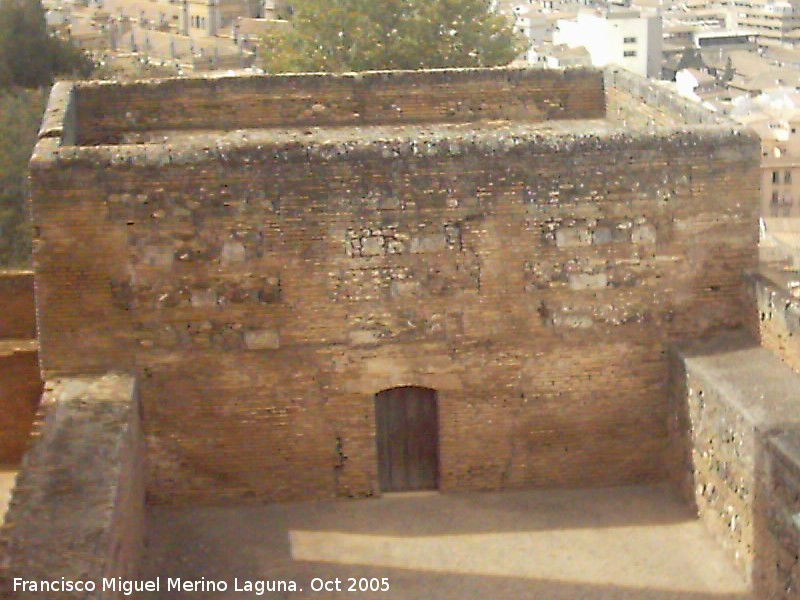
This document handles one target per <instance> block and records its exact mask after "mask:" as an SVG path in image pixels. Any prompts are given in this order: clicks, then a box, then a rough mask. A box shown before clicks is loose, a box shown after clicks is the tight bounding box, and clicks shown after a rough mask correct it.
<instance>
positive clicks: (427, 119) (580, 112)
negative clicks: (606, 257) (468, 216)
mask: <svg viewBox="0 0 800 600" xmlns="http://www.w3.org/2000/svg"><path fill="white" fill-rule="evenodd" d="M77 96H78V99H77V101H76V107H77V109H76V113H77V121H78V123H80V127H79V129H78V142H79V143H80V144H84V145H92V144H98V143H116V142H119V141H122V140H124V139H125V138H126V136H132V135H135V134H137V133H140V134H142V133H143V134H146V133H148V132H153V131H159V130H166V131H170V130H203V129H214V130H220V129H227V130H234V129H254V128H271V127H318V126H332V125H333V126H341V125H350V126H355V125H371V124H377V123H382V124H386V123H393V124H406V123H445V122H449V123H460V122H474V121H476V120H492V119H509V118H514V119H524V120H529V121H541V120H548V119H562V118H568V119H584V118H599V117H602V116H603V114H604V112H605V105H604V102H605V100H604V96H603V86H602V72H599V71H593V70H586V69H573V70H569V71H563V72H562V71H545V70H529V69H458V70H442V71H391V72H378V73H358V74H345V75H338V76H332V75H322V74H317V75H280V76H271V77H263V76H255V77H220V78H213V79H208V78H207V79H193V80H185V79H184V80H177V79H176V80H171V81H165V82H153V83H150V84H142V85H139V86H137V87H136V88H135V89H134V88H131V87H130V86H126V85H124V84H119V83H112V82H97V83H88V84H79V88H78V90H77Z"/></svg>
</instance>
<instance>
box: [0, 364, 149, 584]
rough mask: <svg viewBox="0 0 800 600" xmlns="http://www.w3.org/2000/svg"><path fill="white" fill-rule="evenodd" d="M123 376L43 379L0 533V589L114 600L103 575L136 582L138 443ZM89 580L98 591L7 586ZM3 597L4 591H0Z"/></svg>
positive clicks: (140, 517)
mask: <svg viewBox="0 0 800 600" xmlns="http://www.w3.org/2000/svg"><path fill="white" fill-rule="evenodd" d="M139 410H140V409H139V403H138V398H137V392H136V388H135V384H134V381H133V379H132V378H130V377H127V376H122V375H105V376H102V377H83V378H70V379H63V380H58V381H55V382H50V383H48V385H47V387H46V391H45V394H44V398H43V399H42V405H41V409H40V413H39V416H40V419H41V420H40V422H39V423H38V424H37V430H36V432H35V440H36V441H35V443H34V444H33V446H32V448H31V450H30V451H29V452H28V453H27V454H26V455H25V458H24V460H23V464H22V469H21V471H20V473H19V475H18V478H17V484H16V487H15V489H14V491H13V494H12V498H11V503H10V506H9V511H8V514H7V515H6V521H5V525H4V528H3V530H2V536H0V539H2V542H3V544H2V545H3V548H2V550H3V551H4V553H5V556H4V562H3V564H4V568H3V570H2V571H0V595H2V597H3V598H11V599H17V598H19V599H31V600H32V599H34V598H35V599H36V600H41V599H47V598H53V599H76V600H77V599H88V598H107V599H110V598H121V597H122V595H121V594H113V593H101V590H102V578H103V577H108V578H114V577H124V578H127V579H132V578H135V576H136V575H137V573H138V564H139V558H140V555H141V552H142V547H143V539H144V500H145V498H144V489H145V486H144V472H145V465H144V460H145V459H144V448H143V443H142V436H141V432H140V424H139ZM62 577H63V578H65V580H67V581H71V582H75V581H92V582H95V584H96V586H97V592H96V593H92V592H83V591H66V592H64V591H60V592H52V593H42V592H41V591H30V588H28V589H27V590H26V591H22V590H21V588H20V586H17V588H16V590H15V586H14V579H15V578H19V579H21V580H25V581H28V582H39V581H59V580H60V579H61V578H62ZM3 593H4V594H6V595H3Z"/></svg>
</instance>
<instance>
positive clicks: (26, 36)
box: [0, 0, 92, 90]
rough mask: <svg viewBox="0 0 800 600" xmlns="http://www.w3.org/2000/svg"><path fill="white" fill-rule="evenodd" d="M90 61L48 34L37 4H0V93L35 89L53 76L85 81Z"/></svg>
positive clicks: (10, 0)
mask: <svg viewBox="0 0 800 600" xmlns="http://www.w3.org/2000/svg"><path fill="white" fill-rule="evenodd" d="M91 70H92V62H91V60H90V59H89V58H88V57H87V56H86V55H85V54H84V53H83V52H81V51H80V50H79V49H78V48H76V47H75V46H73V45H72V44H70V43H69V42H65V41H63V40H60V39H58V38H56V37H52V36H50V35H49V34H48V32H47V26H46V24H45V17H44V9H43V8H42V4H41V2H40V0H0V90H2V89H6V88H9V87H24V88H36V87H41V86H45V85H50V84H51V83H53V78H54V76H55V75H59V74H67V75H70V76H75V77H86V76H87V75H89V73H90V72H91Z"/></svg>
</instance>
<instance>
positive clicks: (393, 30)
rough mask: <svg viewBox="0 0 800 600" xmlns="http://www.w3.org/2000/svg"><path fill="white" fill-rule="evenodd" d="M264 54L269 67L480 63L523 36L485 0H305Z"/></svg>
mask: <svg viewBox="0 0 800 600" xmlns="http://www.w3.org/2000/svg"><path fill="white" fill-rule="evenodd" d="M260 52H261V56H262V58H261V61H260V64H261V66H262V67H263V68H264V69H265V70H267V71H270V72H292V71H295V72H300V71H329V72H343V71H365V70H376V69H420V68H443V67H483V66H497V65H503V64H508V63H509V62H511V61H512V60H513V59H514V58H515V57H516V56H517V55H518V54H519V53H520V52H521V42H520V40H519V38H517V37H516V36H515V34H514V32H513V28H512V27H511V23H510V22H509V20H508V19H507V18H506V17H505V16H503V15H499V14H496V13H494V12H492V11H491V10H490V7H489V1H488V0H381V1H380V2H378V1H376V0H303V2H300V3H298V4H297V5H296V7H295V10H294V14H293V17H292V20H291V27H288V28H286V29H284V30H282V31H278V32H276V33H274V34H272V35H270V36H269V37H267V38H266V39H265V41H264V44H263V45H262V48H261V49H260Z"/></svg>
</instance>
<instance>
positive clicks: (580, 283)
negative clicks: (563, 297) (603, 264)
mask: <svg viewBox="0 0 800 600" xmlns="http://www.w3.org/2000/svg"><path fill="white" fill-rule="evenodd" d="M568 278H569V288H570V289H571V290H599V289H602V288H604V287H606V286H607V285H608V275H607V274H606V273H570V274H569V276H568Z"/></svg>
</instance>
